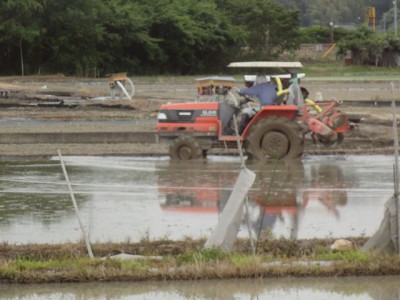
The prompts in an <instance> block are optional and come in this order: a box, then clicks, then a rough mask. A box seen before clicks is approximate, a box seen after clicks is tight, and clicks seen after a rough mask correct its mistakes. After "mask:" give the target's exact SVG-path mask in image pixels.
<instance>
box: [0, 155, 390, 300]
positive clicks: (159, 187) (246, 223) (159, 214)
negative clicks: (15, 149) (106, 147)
mask: <svg viewBox="0 0 400 300" xmlns="http://www.w3.org/2000/svg"><path fill="white" fill-rule="evenodd" d="M64 162H65V165H66V168H67V171H68V175H69V179H70V180H71V183H72V188H73V191H74V194H75V198H76V200H77V202H78V207H79V211H80V215H81V219H82V221H83V223H84V225H85V227H86V229H87V231H88V232H89V235H90V239H91V241H93V242H109V241H112V242H118V241H133V242H134V241H139V240H143V239H150V240H157V239H162V238H168V239H175V240H177V239H183V238H185V237H192V238H198V237H207V236H209V235H210V233H211V232H212V231H213V229H214V227H215V226H216V224H217V223H218V220H219V216H220V213H221V211H222V209H223V207H224V205H225V203H226V201H227V200H228V198H229V195H230V192H231V191H232V188H233V185H234V184H235V181H236V178H237V175H238V170H239V167H240V159H239V158H237V157H219V156H214V157H213V156H211V157H209V158H208V159H207V160H204V161H199V162H193V161H192V162H178V163H177V162H173V161H170V160H169V158H167V157H161V158H143V157H132V156H130V157H87V156H70V157H64ZM248 168H249V169H251V170H253V171H255V172H256V174H257V177H256V181H255V183H254V185H253V187H252V188H251V190H250V192H249V194H248V199H249V201H248V205H247V207H246V210H245V212H244V219H243V223H242V226H241V228H240V230H239V236H242V237H247V236H248V235H249V231H250V232H252V233H253V234H260V233H261V234H262V233H266V234H272V235H273V236H274V237H276V238H279V237H285V238H293V239H307V238H328V237H356V236H370V235H372V234H373V233H374V232H375V230H376V229H377V228H378V226H379V224H380V221H381V219H382V217H383V210H384V203H385V202H386V200H387V199H388V198H389V197H390V196H391V195H392V194H393V175H392V174H393V157H391V156H383V155H374V156H310V157H305V158H304V159H303V160H302V161H296V162H290V163H283V162H279V163H276V162H270V163H265V164H250V163H248ZM0 232H1V235H0V242H10V243H63V242H75V241H79V240H81V238H82V236H81V232H80V228H79V223H78V221H77V218H76V216H75V212H74V208H73V205H72V202H71V198H70V194H69V191H68V187H67V185H66V182H65V179H64V176H63V173H62V169H61V166H60V162H59V160H58V157H54V158H52V159H49V160H42V161H28V162H27V161H8V162H2V163H1V167H0ZM129 299H133V298H129ZM351 299H357V298H351Z"/></svg>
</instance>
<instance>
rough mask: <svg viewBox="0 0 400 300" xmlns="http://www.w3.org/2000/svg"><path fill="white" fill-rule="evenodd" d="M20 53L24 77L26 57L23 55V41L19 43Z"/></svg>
mask: <svg viewBox="0 0 400 300" xmlns="http://www.w3.org/2000/svg"><path fill="white" fill-rule="evenodd" d="M19 53H20V55H21V75H22V76H24V75H25V74H24V55H23V53H22V40H20V41H19Z"/></svg>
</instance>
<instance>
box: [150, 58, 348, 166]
mask: <svg viewBox="0 0 400 300" xmlns="http://www.w3.org/2000/svg"><path fill="white" fill-rule="evenodd" d="M228 67H243V68H249V67H252V68H254V67H256V68H281V69H282V68H283V69H285V70H286V72H288V73H289V74H290V76H291V77H292V78H294V79H297V74H298V70H299V68H300V67H302V65H301V63H299V62H246V63H231V64H230V65H229V66H228ZM275 77H276V78H277V79H278V81H277V82H278V84H277V90H278V93H277V94H278V95H280V97H282V96H284V95H282V94H284V93H282V84H281V81H280V79H279V75H277V76H275ZM219 79H220V80H219ZM232 81H234V79H233V80H229V78H228V77H210V78H209V87H208V88H205V87H204V86H201V87H199V94H200V93H201V92H202V91H204V90H207V91H208V93H207V95H210V94H214V96H215V95H217V96H218V97H214V98H213V99H214V100H215V99H219V98H222V101H215V102H211V101H203V102H191V103H175V104H165V105H162V106H161V108H160V110H159V112H158V124H157V132H158V137H159V141H160V142H168V143H169V144H170V147H169V154H170V157H171V159H176V160H188V159H197V158H204V157H206V155H207V151H208V150H210V149H213V148H225V149H226V148H237V138H236V134H235V131H233V130H232V128H233V127H236V126H232V122H233V121H232V120H235V118H234V117H233V116H234V115H240V110H238V109H235V108H234V107H232V106H231V105H230V104H229V103H228V101H225V98H226V96H227V95H228V94H229V95H231V96H232V93H231V91H230V90H231V88H232V86H233V84H232ZM201 84H202V85H204V82H202V83H201ZM199 85H200V84H199ZM298 89H300V87H298ZM290 90H291V89H290V87H289V89H288V91H290ZM298 92H299V93H300V90H299V91H298ZM305 100H306V99H302V102H301V105H286V104H282V103H280V105H267V106H263V107H260V108H259V110H258V112H257V114H256V115H255V116H253V117H252V118H251V119H250V121H249V122H248V123H247V126H246V127H245V129H244V130H243V132H242V133H241V134H240V140H241V142H242V143H243V148H244V150H245V151H246V154H247V156H248V158H249V159H256V160H265V159H269V158H273V159H283V158H284V159H292V158H298V157H301V156H302V154H303V150H304V138H305V135H306V134H311V136H312V138H313V140H314V141H315V142H320V143H322V144H325V145H328V146H330V145H333V144H337V143H340V142H341V141H342V140H343V136H344V133H345V132H347V131H349V130H350V124H349V121H348V118H347V116H346V114H345V113H344V112H341V111H339V110H337V106H338V105H339V104H340V102H339V101H332V102H328V103H318V105H317V104H315V103H313V102H311V103H307V101H305ZM307 100H308V99H307ZM244 102H246V101H243V103H244ZM303 103H304V104H303ZM314 109H315V110H314ZM228 129H230V130H228Z"/></svg>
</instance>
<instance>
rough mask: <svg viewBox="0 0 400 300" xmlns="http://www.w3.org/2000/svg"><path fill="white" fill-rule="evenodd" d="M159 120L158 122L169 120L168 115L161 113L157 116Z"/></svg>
mask: <svg viewBox="0 0 400 300" xmlns="http://www.w3.org/2000/svg"><path fill="white" fill-rule="evenodd" d="M157 119H158V120H166V119H167V115H166V114H165V113H163V112H159V113H158V114H157Z"/></svg>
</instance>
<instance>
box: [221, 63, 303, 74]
mask: <svg viewBox="0 0 400 300" xmlns="http://www.w3.org/2000/svg"><path fill="white" fill-rule="evenodd" d="M302 67H303V65H302V64H301V62H297V61H296V62H290V61H246V62H232V63H230V64H229V65H228V68H248V69H252V68H257V69H284V70H285V71H286V72H288V73H290V74H297V73H299V70H300V69H301V68H302Z"/></svg>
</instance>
